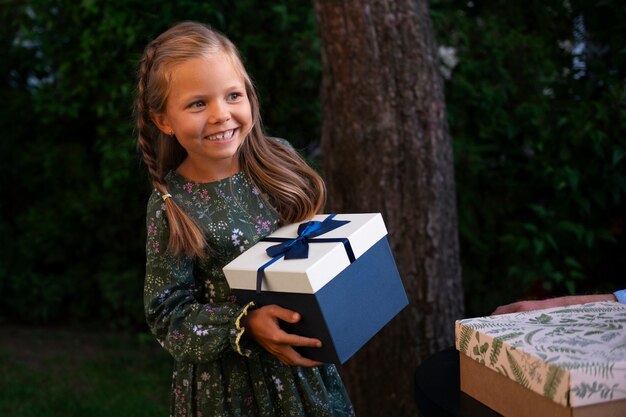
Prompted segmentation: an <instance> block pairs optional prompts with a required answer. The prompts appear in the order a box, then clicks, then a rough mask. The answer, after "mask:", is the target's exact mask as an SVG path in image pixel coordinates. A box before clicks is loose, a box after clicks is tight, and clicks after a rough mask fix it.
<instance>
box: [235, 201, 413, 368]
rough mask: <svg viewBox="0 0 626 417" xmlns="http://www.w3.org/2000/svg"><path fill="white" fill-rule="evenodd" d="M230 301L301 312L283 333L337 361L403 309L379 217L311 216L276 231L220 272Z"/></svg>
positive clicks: (313, 353) (309, 351) (311, 354)
mask: <svg viewBox="0 0 626 417" xmlns="http://www.w3.org/2000/svg"><path fill="white" fill-rule="evenodd" d="M224 274H225V275H226V279H227V280H228V284H229V285H230V287H231V290H232V291H233V293H234V295H235V296H236V297H237V302H239V303H240V304H242V305H243V304H245V303H248V302H249V301H255V303H256V304H257V305H269V304H278V305H280V306H282V307H285V308H288V309H291V310H294V311H297V312H299V313H300V314H301V317H302V318H301V320H300V322H298V323H296V324H289V323H281V326H282V327H283V329H285V331H287V332H289V333H294V334H299V335H302V336H307V337H313V338H317V339H320V340H321V341H322V344H323V346H322V347H321V348H298V350H299V351H300V353H301V354H302V355H303V356H305V357H308V358H311V359H314V360H318V361H320V362H327V363H335V364H343V363H345V362H346V361H347V360H348V359H349V358H350V357H351V356H352V355H354V353H356V351H358V350H359V349H360V348H361V347H362V346H363V345H364V344H365V343H366V342H367V341H368V340H370V339H371V338H372V337H373V336H374V335H375V334H376V333H377V332H378V331H379V330H380V329H382V328H383V326H385V325H386V324H387V323H388V322H389V321H390V320H391V319H392V318H393V317H394V316H396V315H397V314H398V313H399V312H400V311H401V310H402V309H403V308H404V307H406V305H407V304H408V300H407V296H406V293H405V291H404V287H403V285H402V281H401V280H400V276H399V274H398V269H397V267H396V264H395V262H394V259H393V256H392V254H391V250H390V248H389V243H388V242H387V230H386V228H385V224H384V222H383V219H382V216H381V215H380V213H362V214H339V215H318V216H315V217H314V218H313V220H312V221H311V222H306V223H302V224H301V225H298V224H291V225H287V226H284V227H281V228H280V229H278V230H277V231H275V232H274V233H273V234H271V235H270V236H268V237H267V238H266V240H263V241H260V242H258V243H257V244H256V245H254V246H253V247H252V248H250V249H249V250H247V251H246V252H244V253H243V254H241V255H240V256H239V257H237V258H236V259H234V260H233V261H232V262H230V263H229V264H228V265H226V266H225V267H224Z"/></svg>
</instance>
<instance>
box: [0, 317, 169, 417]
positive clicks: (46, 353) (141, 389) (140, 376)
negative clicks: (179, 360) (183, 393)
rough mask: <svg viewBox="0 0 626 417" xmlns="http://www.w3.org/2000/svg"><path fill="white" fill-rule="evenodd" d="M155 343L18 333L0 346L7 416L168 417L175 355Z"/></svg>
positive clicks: (0, 399)
mask: <svg viewBox="0 0 626 417" xmlns="http://www.w3.org/2000/svg"><path fill="white" fill-rule="evenodd" d="M3 330H5V331H6V330H8V329H7V328H3ZM11 330H14V329H11ZM15 333H20V334H18V335H16V334H15ZM149 341H150V343H149V344H148V343H138V341H137V337H136V336H134V337H132V336H129V335H122V334H119V335H113V334H106V333H102V332H100V333H98V334H97V335H96V334H87V335H85V333H83V332H76V331H72V332H58V331H54V330H50V329H48V328H46V329H40V330H29V331H27V332H25V331H18V332H13V333H12V335H11V338H10V340H6V341H4V340H3V344H2V346H0V368H1V369H2V373H0V387H2V390H0V415H2V416H20V417H41V416H45V417H61V416H62V417H69V416H93V417H111V416H116V417H131V416H133V417H144V416H145V417H153V416H165V415H168V414H167V413H168V406H169V400H170V395H171V392H170V388H169V381H171V368H172V358H171V357H170V356H169V355H168V354H167V353H166V352H165V351H163V349H161V348H160V346H158V345H157V343H156V342H155V341H154V338H152V337H150V340H149Z"/></svg>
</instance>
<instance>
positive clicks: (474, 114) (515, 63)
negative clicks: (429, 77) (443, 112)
mask: <svg viewBox="0 0 626 417" xmlns="http://www.w3.org/2000/svg"><path fill="white" fill-rule="evenodd" d="M517 3H519V4H517ZM625 8H626V6H625V5H624V3H623V1H618V0H614V1H611V0H607V1H574V0H571V1H566V2H564V1H563V0H558V1H556V0H544V1H525V2H507V1H496V0H492V1H469V2H465V1H463V2H459V1H445V0H433V1H431V2H430V9H431V15H432V18H433V23H434V27H435V30H436V35H437V39H438V42H439V45H440V46H441V47H440V55H441V64H440V65H441V68H442V75H443V76H444V77H445V78H446V102H447V110H448V116H449V122H450V127H451V132H452V137H453V140H454V152H455V170H456V183H457V190H456V192H457V200H458V215H459V235H460V239H461V256H462V268H463V281H464V287H465V300H466V314H467V315H468V316H475V315H485V314H489V313H490V312H491V311H492V310H493V309H494V308H495V307H496V306H497V305H499V304H504V303H508V302H512V301H515V300H517V299H522V298H543V297H549V296H556V295H564V294H571V293H587V292H605V291H614V290H616V289H620V288H624V287H626V285H625V284H626V279H625V278H626V260H625V259H626V237H625V234H624V219H625V217H626V202H625V198H626V160H625V158H624V157H625V156H626V140H625V139H624V132H625V131H626V129H625V127H626V117H625V116H626V114H625V113H626V44H625V42H624V39H626V37H625V35H626V11H625ZM181 20H197V21H201V22H205V23H209V24H211V25H213V26H214V27H216V28H217V29H219V30H221V31H223V32H224V33H225V34H226V35H227V36H229V37H230V38H231V39H232V40H233V41H234V42H235V43H236V44H237V45H238V46H239V48H240V50H241V52H242V55H243V56H244V59H245V64H246V65H247V68H248V71H249V72H250V74H251V75H252V77H253V79H254V81H255V82H256V84H257V86H258V88H259V91H260V98H261V106H262V107H261V110H262V115H263V118H264V124H265V127H266V131H267V133H268V134H270V135H276V136H280V137H284V138H287V139H289V140H290V141H291V142H292V143H293V144H294V146H296V147H297V148H298V149H300V150H301V151H302V152H303V154H304V155H305V156H306V157H307V158H309V160H310V161H311V163H312V164H313V165H314V166H319V161H320V158H323V155H320V154H319V152H317V150H318V142H319V135H320V108H319V106H320V104H319V85H320V62H319V60H320V57H319V39H318V33H317V28H316V22H315V14H314V11H313V8H312V5H311V4H309V3H308V2H303V1H288V0H282V1H273V2H261V1H255V0H241V1H237V2H230V1H204V2H199V1H190V0H179V1H176V2H161V1H155V0H146V1H123V0H111V1H106V2H98V1H88V0H85V1H82V2H75V1H69V0H61V1H49V0H27V1H20V2H17V1H3V2H0V74H1V76H2V82H1V84H0V103H1V106H0V133H1V140H0V155H1V156H2V159H1V161H2V163H1V164H0V187H1V190H0V239H1V240H0V242H1V250H0V318H2V319H4V320H5V321H9V322H13V323H31V324H59V323H69V324H77V323H98V324H99V326H100V327H101V328H102V326H104V327H105V328H114V329H123V330H140V329H144V327H145V324H144V318H143V312H142V309H143V306H142V286H143V273H144V234H145V229H144V227H145V226H144V213H145V204H146V201H147V198H148V196H149V194H150V184H149V182H148V180H147V175H146V173H145V167H144V166H143V165H142V163H141V162H140V157H139V155H138V152H137V151H136V145H135V140H136V139H135V131H134V117H133V114H132V109H133V100H134V92H135V82H136V68H137V63H138V61H139V59H140V56H141V53H142V51H143V48H144V47H145V45H146V44H147V42H149V41H150V40H151V39H152V38H153V37H155V36H156V35H157V34H159V33H160V32H162V31H163V30H165V29H166V28H167V27H169V26H170V25H171V24H173V23H175V22H178V21H181Z"/></svg>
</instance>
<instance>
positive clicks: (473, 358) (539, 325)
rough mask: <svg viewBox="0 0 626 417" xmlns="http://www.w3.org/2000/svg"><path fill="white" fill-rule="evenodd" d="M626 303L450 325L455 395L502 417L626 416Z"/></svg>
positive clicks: (594, 304) (512, 315)
mask: <svg viewBox="0 0 626 417" xmlns="http://www.w3.org/2000/svg"><path fill="white" fill-rule="evenodd" d="M625 326H626V305H624V304H620V303H612V302H602V303H589V304H581V305H575V306H569V307H557V308H550V309H545V310H537V311H530V312H523V313H511V314H504V315H498V316H488V317H478V318H470V319H465V320H459V321H457V322H456V348H457V349H458V350H459V356H460V376H461V390H462V391H464V392H466V393H467V394H469V395H470V396H472V397H474V398H476V399H477V400H479V401H481V402H483V403H484V404H486V405H487V406H489V407H491V408H492V409H494V410H495V411H497V412H499V413H500V414H502V415H504V416H520V417H521V416H530V415H532V416H537V417H543V416H546V417H547V416H550V417H558V416H579V417H583V416H616V417H617V416H626V327H625Z"/></svg>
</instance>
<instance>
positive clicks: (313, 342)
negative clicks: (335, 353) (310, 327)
mask: <svg viewBox="0 0 626 417" xmlns="http://www.w3.org/2000/svg"><path fill="white" fill-rule="evenodd" d="M282 339H283V340H282V341H281V342H282V343H285V344H287V345H289V346H297V347H312V348H321V347H322V342H321V341H320V340H319V339H313V338H310V337H304V336H299V335H297V334H290V333H285V334H284V335H283V338H282Z"/></svg>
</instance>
